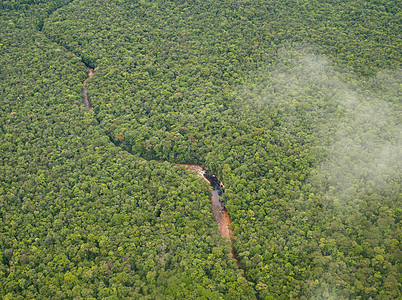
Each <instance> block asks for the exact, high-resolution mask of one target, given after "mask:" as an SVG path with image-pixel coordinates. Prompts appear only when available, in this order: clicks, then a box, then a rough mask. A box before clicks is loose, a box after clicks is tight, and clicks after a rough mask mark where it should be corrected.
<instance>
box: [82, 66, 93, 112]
mask: <svg viewBox="0 0 402 300" xmlns="http://www.w3.org/2000/svg"><path fill="white" fill-rule="evenodd" d="M92 75H94V70H93V69H91V68H89V72H88V77H87V79H85V80H84V82H83V83H82V93H83V94H84V104H85V106H86V107H87V108H92V105H91V103H89V100H88V94H87V89H86V88H85V84H86V82H87V80H88V79H89V78H91V77H92Z"/></svg>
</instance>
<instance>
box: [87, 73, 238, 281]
mask: <svg viewBox="0 0 402 300" xmlns="http://www.w3.org/2000/svg"><path fill="white" fill-rule="evenodd" d="M88 69H89V71H88V77H87V78H86V79H85V80H84V82H83V83H82V93H83V94H84V104H85V106H86V107H87V108H88V109H92V106H91V103H90V102H89V100H88V94H87V89H86V87H85V84H86V81H87V80H88V79H89V78H91V77H92V75H93V74H94V70H93V69H91V68H89V67H88ZM182 165H183V166H185V168H186V169H187V170H192V171H195V172H196V173H197V174H198V175H199V176H201V177H202V178H204V179H205V180H206V181H207V182H208V183H209V184H210V185H211V186H212V192H211V193H212V197H211V207H212V211H213V214H214V218H215V222H216V224H217V225H218V228H219V231H220V234H221V236H222V237H224V238H227V239H228V240H229V241H230V244H231V247H230V253H231V254H232V258H233V259H235V260H236V264H237V266H238V267H241V263H240V260H239V259H238V257H237V256H236V253H235V251H234V249H233V242H232V237H233V230H232V229H231V228H230V224H231V220H230V216H229V213H228V211H227V210H226V208H225V204H224V203H223V201H221V200H220V198H221V196H222V194H223V193H224V191H225V186H224V185H223V183H222V182H221V181H220V180H219V179H218V177H216V176H215V175H211V174H209V173H207V172H205V171H204V170H203V169H202V167H201V166H200V165H190V164H182ZM242 276H243V277H244V274H243V275H242Z"/></svg>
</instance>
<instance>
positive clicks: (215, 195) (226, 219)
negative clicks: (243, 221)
mask: <svg viewBox="0 0 402 300" xmlns="http://www.w3.org/2000/svg"><path fill="white" fill-rule="evenodd" d="M183 166H185V167H186V169H187V170H192V171H194V172H196V173H197V174H198V175H199V176H201V177H202V178H204V179H205V180H206V181H207V182H208V183H209V184H211V185H212V183H211V181H209V180H208V179H207V178H208V177H215V176H213V175H212V176H211V175H209V174H208V173H207V172H205V171H204V170H203V169H202V167H201V166H200V165H189V164H183ZM215 178H216V177H215ZM216 179H217V178H216ZM217 180H218V179H217ZM219 183H220V187H221V189H216V185H212V186H213V187H214V189H213V190H212V192H211V193H212V197H211V208H212V212H213V213H214V217H215V222H216V224H217V225H218V228H219V232H220V234H221V236H223V237H225V238H227V239H228V240H229V241H230V242H231V244H232V237H233V230H232V228H230V224H231V223H232V221H231V220H230V216H229V213H228V211H227V210H226V208H225V205H224V204H223V202H222V201H221V200H220V198H221V195H222V192H223V191H224V188H225V187H224V185H223V184H222V182H220V181H219ZM230 253H231V254H232V257H233V258H234V259H235V260H236V264H237V266H239V267H240V265H241V264H240V260H239V259H238V258H237V256H236V253H235V251H234V249H233V246H231V247H230Z"/></svg>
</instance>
